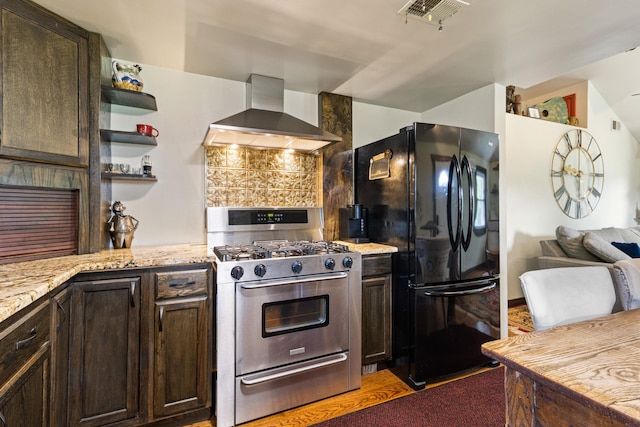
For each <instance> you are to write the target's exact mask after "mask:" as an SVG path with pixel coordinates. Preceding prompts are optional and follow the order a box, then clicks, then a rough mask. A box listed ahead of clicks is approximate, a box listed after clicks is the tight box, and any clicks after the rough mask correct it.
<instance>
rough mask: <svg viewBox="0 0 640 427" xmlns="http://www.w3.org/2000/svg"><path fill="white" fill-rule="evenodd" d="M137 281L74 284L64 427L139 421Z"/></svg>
mask: <svg viewBox="0 0 640 427" xmlns="http://www.w3.org/2000/svg"><path fill="white" fill-rule="evenodd" d="M140 283H141V278H140V277H123V278H112V279H104V280H92V281H85V282H74V283H73V284H72V297H71V298H72V301H71V305H72V306H71V312H72V316H71V317H72V323H71V331H72V332H71V346H70V362H69V408H70V423H69V424H70V425H72V426H76V425H83V426H85V425H86V426H98V425H105V424H109V423H115V422H118V421H123V420H133V419H136V418H139V417H140V410H139V399H138V396H139V383H140V372H139V357H140V356H139V349H140V305H141V302H140V292H141V290H140Z"/></svg>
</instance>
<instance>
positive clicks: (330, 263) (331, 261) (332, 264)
mask: <svg viewBox="0 0 640 427" xmlns="http://www.w3.org/2000/svg"><path fill="white" fill-rule="evenodd" d="M324 266H325V268H326V269H327V270H333V269H334V268H335V267H336V260H335V259H333V258H327V259H326V260H325V261H324Z"/></svg>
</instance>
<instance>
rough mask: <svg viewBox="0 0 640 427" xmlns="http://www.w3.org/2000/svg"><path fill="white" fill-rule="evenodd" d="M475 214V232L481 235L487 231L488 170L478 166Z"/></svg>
mask: <svg viewBox="0 0 640 427" xmlns="http://www.w3.org/2000/svg"><path fill="white" fill-rule="evenodd" d="M474 178H475V186H474V188H475V194H474V196H475V200H476V206H475V214H474V218H473V232H474V234H476V235H481V234H484V233H486V231H487V170H486V169H484V168H481V167H476V173H475V177H474Z"/></svg>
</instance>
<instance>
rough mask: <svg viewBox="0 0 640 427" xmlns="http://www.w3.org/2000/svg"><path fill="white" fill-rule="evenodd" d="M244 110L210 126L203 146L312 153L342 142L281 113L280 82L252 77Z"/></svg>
mask: <svg viewBox="0 0 640 427" xmlns="http://www.w3.org/2000/svg"><path fill="white" fill-rule="evenodd" d="M247 108H248V109H247V110H245V111H243V112H241V113H238V114H235V115H233V116H231V117H227V118H226V119H222V120H219V121H217V122H215V123H211V124H210V125H209V130H208V131H207V134H206V135H205V138H204V141H203V144H204V145H205V146H211V145H222V144H227V145H228V144H238V145H248V146H251V147H256V148H282V149H286V148H292V149H294V150H298V151H314V150H317V149H319V148H321V147H323V146H325V145H327V144H331V143H332V142H339V141H342V138H340V137H339V136H337V135H334V134H332V133H329V132H326V131H324V130H322V129H320V128H318V127H316V126H313V125H312V124H310V123H307V122H304V121H302V120H300V119H297V118H295V117H293V116H291V115H289V114H286V113H285V112H284V80H282V79H277V78H274V77H267V76H261V75H258V74H251V76H249V80H247Z"/></svg>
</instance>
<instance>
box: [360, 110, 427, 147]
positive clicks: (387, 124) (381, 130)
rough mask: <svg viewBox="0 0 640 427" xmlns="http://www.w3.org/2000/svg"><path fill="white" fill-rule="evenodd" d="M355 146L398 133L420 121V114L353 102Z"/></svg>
mask: <svg viewBox="0 0 640 427" xmlns="http://www.w3.org/2000/svg"><path fill="white" fill-rule="evenodd" d="M352 109H353V125H352V127H353V148H354V149H355V148H358V147H362V146H363V145H366V144H369V143H370V142H374V141H377V140H379V139H382V138H386V137H388V136H391V135H395V134H397V133H398V132H399V131H400V129H401V128H403V127H406V126H409V125H412V124H413V123H414V122H418V121H420V114H419V113H414V112H411V111H404V110H397V109H395V108H387V107H379V106H377V105H371V104H363V103H361V102H353V105H352Z"/></svg>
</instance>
